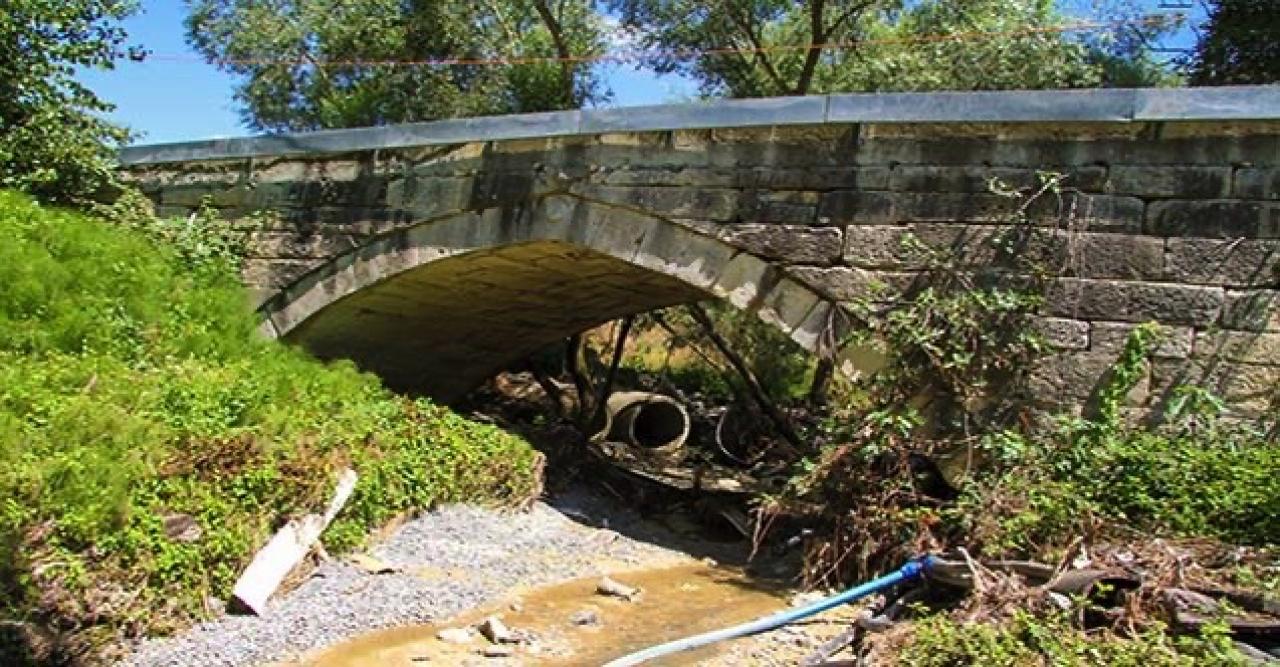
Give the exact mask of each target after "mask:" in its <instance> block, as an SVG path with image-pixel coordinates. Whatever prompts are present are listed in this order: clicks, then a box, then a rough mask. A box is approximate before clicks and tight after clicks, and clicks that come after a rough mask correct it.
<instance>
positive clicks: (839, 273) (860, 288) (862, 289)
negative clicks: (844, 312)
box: [788, 266, 917, 303]
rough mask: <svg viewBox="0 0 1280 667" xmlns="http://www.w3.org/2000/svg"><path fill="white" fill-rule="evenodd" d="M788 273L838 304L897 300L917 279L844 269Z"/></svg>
mask: <svg viewBox="0 0 1280 667" xmlns="http://www.w3.org/2000/svg"><path fill="white" fill-rule="evenodd" d="M788 273H790V274H791V275H792V276H794V277H795V278H796V280H798V281H800V282H802V283H804V284H805V285H808V286H809V287H810V288H812V289H813V290H814V291H816V292H818V293H819V294H821V295H823V296H824V297H826V298H828V299H831V300H832V301H838V302H841V303H850V302H855V301H864V300H866V301H889V300H893V299H897V298H900V297H901V296H902V294H903V293H904V292H905V291H907V290H908V289H909V288H910V287H911V285H912V283H913V282H914V281H915V280H916V278H917V274H914V273H903V272H891V271H867V270H865V269H856V268H851V267H847V266H835V267H825V268H824V267H816V266H795V267H791V268H790V269H788Z"/></svg>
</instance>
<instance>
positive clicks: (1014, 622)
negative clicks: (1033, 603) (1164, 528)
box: [895, 611, 1249, 667]
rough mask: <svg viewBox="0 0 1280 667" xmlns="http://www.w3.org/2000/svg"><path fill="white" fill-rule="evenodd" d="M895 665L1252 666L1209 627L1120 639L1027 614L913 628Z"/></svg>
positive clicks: (933, 621)
mask: <svg viewBox="0 0 1280 667" xmlns="http://www.w3.org/2000/svg"><path fill="white" fill-rule="evenodd" d="M895 657H896V660H897V664H904V665H916V666H918V667H951V666H953V665H983V666H984V667H986V666H990V667H1021V666H1023V665H1026V666H1033V665H1057V666H1061V667H1073V666H1079V667H1086V666H1090V665H1115V666H1117V667H1184V666H1185V667H1191V666H1193V665H1204V666H1217V667H1226V666H1228V665H1231V666H1234V665H1247V664H1249V662H1248V661H1247V660H1246V659H1245V658H1244V657H1243V656H1242V655H1240V653H1238V652H1237V651H1236V650H1235V649H1234V648H1233V646H1232V643H1231V639H1230V637H1229V636H1228V635H1227V634H1226V633H1225V631H1224V629H1222V628H1217V627H1214V626H1210V627H1209V628H1207V629H1206V631H1205V632H1204V634H1203V635H1202V636H1187V637H1178V638H1173V637H1170V636H1169V635H1166V634H1164V633H1163V632H1161V631H1159V630H1158V629H1153V630H1150V631H1147V632H1143V633H1140V634H1137V635H1134V636H1129V637H1122V636H1119V635H1116V634H1114V633H1111V632H1100V633H1086V632H1082V631H1081V630H1079V629H1077V628H1075V627H1073V626H1072V625H1071V623H1070V621H1069V620H1068V619H1067V618H1065V617H1064V616H1063V615H1062V614H1050V615H1048V616H1045V617H1037V616H1035V615H1033V614H1031V613H1028V612H1025V611H1017V612H1014V614H1013V617H1012V618H1011V619H1008V620H1006V621H1004V622H1001V623H996V624H992V623H974V622H968V623H966V622H961V621H957V620H955V619H953V618H950V617H948V616H943V615H937V616H932V617H929V618H927V619H925V620H922V621H920V622H917V623H915V624H913V626H912V634H911V636H910V639H909V640H908V642H907V643H906V645H905V646H903V647H902V648H901V650H900V653H899V654H898V655H897V656H895Z"/></svg>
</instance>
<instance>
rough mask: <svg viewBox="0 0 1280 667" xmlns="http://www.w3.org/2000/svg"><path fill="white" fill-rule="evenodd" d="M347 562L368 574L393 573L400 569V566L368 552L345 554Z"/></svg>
mask: <svg viewBox="0 0 1280 667" xmlns="http://www.w3.org/2000/svg"><path fill="white" fill-rule="evenodd" d="M347 562H348V563H350V564H351V565H353V566H354V567H355V568H356V569H359V570H361V571H363V572H366V573H368V574H395V573H396V572H399V571H400V568H398V567H396V566H394V565H391V564H388V563H384V562H382V561H381V560H379V559H377V558H374V557H373V556H370V555H369V554H352V555H350V556H347Z"/></svg>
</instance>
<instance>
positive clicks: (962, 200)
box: [892, 192, 1017, 222]
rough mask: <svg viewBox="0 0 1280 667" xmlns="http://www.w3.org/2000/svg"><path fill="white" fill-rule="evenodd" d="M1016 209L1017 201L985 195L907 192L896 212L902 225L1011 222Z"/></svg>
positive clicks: (898, 200)
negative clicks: (910, 223)
mask: <svg viewBox="0 0 1280 667" xmlns="http://www.w3.org/2000/svg"><path fill="white" fill-rule="evenodd" d="M1016 209H1017V202H1016V201H1014V200H1013V199H1010V198H1008V197H1001V196H998V195H994V194H990V193H984V192H975V193H954V192H939V193H922V192H904V193H901V194H897V195H895V196H894V200H893V209H892V210H893V213H894V218H895V219H896V220H898V221H901V222H969V221H1004V220H1010V219H1011V218H1012V216H1013V213H1014V211H1015V210H1016Z"/></svg>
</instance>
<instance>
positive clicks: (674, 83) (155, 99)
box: [80, 0, 697, 143]
mask: <svg viewBox="0 0 1280 667" xmlns="http://www.w3.org/2000/svg"><path fill="white" fill-rule="evenodd" d="M142 7H143V11H142V12H141V13H140V14H138V15H137V16H134V17H132V18H130V19H129V20H127V21H126V22H125V28H126V29H127V30H128V31H129V42H130V43H131V44H141V45H142V46H144V47H146V48H147V49H148V50H150V51H151V52H152V53H154V54H160V55H163V56H174V55H183V56H189V58H181V59H164V58H153V59H151V60H150V61H144V62H141V63H136V62H127V61H125V62H120V63H118V64H117V66H116V69H114V70H111V71H97V70H92V71H85V72H82V73H81V74H80V80H81V81H82V82H84V83H85V84H86V85H88V86H89V87H90V88H92V89H93V90H94V91H95V92H97V93H98V95H99V96H101V97H102V98H103V99H105V100H107V101H108V102H111V103H112V104H115V105H116V110H115V112H114V113H111V114H109V117H110V118H111V119H112V120H114V121H116V122H118V123H121V124H123V125H126V126H128V127H130V128H131V129H133V130H134V131H136V132H139V133H140V134H141V135H142V136H141V137H140V138H139V139H138V142H139V143H163V142H170V141H187V140H192V139H206V138H212V137H229V136H239V135H243V134H248V131H247V130H246V129H245V128H244V127H243V126H242V125H241V124H240V118H239V115H238V114H237V113H236V105H235V101H234V100H233V99H232V94H233V88H234V83H235V82H234V80H233V79H232V78H231V77H230V76H228V75H227V74H225V73H223V72H220V71H218V69H217V68H215V67H214V66H212V65H209V64H207V63H205V62H203V61H202V60H200V58H199V57H198V55H197V54H196V53H195V52H194V51H193V50H192V49H191V48H190V47H189V46H187V44H186V40H185V38H184V34H185V30H184V28H183V25H182V21H183V19H184V18H185V16H186V7H185V3H183V2H180V1H179V0H143V2H142ZM604 74H605V77H606V79H607V80H608V82H609V85H610V86H611V87H612V89H613V100H612V101H611V102H610V106H636V105H642V104H661V103H663V102H673V101H679V100H682V99H688V98H690V97H692V96H694V95H695V94H696V92H697V89H696V85H694V84H693V82H691V81H688V80H684V79H682V78H680V77H670V76H668V77H657V76H655V75H653V74H652V73H650V72H643V71H636V70H635V69H634V68H633V67H632V66H630V65H626V66H618V65H609V66H607V67H605V69H604Z"/></svg>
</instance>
